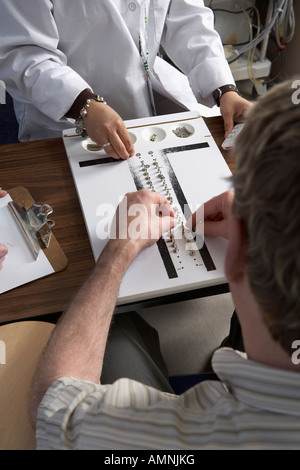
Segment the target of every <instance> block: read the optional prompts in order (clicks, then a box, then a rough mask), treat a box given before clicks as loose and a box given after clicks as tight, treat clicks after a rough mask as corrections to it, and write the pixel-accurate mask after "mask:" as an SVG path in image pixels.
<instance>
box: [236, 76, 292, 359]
mask: <svg viewBox="0 0 300 470" xmlns="http://www.w3.org/2000/svg"><path fill="white" fill-rule="evenodd" d="M293 83H295V81H293V80H289V81H285V82H284V83H281V84H279V85H276V86H274V87H273V88H272V89H271V90H270V91H268V92H267V93H266V94H265V95H264V96H263V97H262V98H260V99H259V100H258V101H257V103H255V104H254V106H253V108H252V109H251V111H250V113H249V116H248V119H247V123H246V125H245V127H244V129H243V131H242V132H241V133H240V135H239V136H238V139H237V141H236V146H235V155H236V158H237V161H236V171H235V173H234V175H233V186H234V190H235V199H234V205H233V211H234V214H235V215H236V216H238V217H240V218H241V219H242V221H243V223H244V226H245V231H246V236H247V252H246V255H247V273H248V277H249V282H250V286H251V289H252V292H253V294H254V296H255V298H256V300H257V302H258V304H259V306H260V310H261V314H262V316H263V320H264V322H265V324H266V326H267V327H268V329H269V331H270V333H271V335H272V337H273V338H274V339H275V340H276V341H278V342H279V343H280V344H281V346H282V347H283V348H284V349H285V350H286V351H287V352H290V351H291V345H292V342H293V341H294V340H295V339H300V203H299V201H300V104H295V100H293V99H292V96H293V93H295V90H294V89H293V88H292V86H293ZM299 83H300V82H299Z"/></svg>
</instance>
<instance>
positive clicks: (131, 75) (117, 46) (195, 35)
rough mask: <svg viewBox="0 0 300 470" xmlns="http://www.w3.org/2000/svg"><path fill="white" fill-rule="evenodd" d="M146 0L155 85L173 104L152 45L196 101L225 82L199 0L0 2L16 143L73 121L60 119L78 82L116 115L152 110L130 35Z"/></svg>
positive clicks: (56, 132) (223, 64)
mask: <svg viewBox="0 0 300 470" xmlns="http://www.w3.org/2000/svg"><path fill="white" fill-rule="evenodd" d="M148 4H150V5H149V11H148V51H149V65H150V71H151V81H152V84H153V88H154V89H155V90H157V91H158V92H160V93H163V94H165V95H166V96H168V94H170V95H171V96H173V98H175V99H177V100H178V101H179V102H180V101H181V99H180V96H179V95H180V92H178V90H176V89H175V88H176V86H175V88H174V89H168V90H166V89H165V88H164V87H163V86H162V84H161V81H160V77H159V74H160V70H164V72H165V66H166V64H165V63H164V64H163V65H164V67H160V63H161V60H156V58H157V54H158V52H159V47H160V44H161V45H162V46H163V48H164V50H165V51H166V53H167V54H168V56H169V57H170V58H171V59H172V61H173V62H174V63H175V64H176V65H177V67H178V68H179V69H180V70H181V71H182V72H183V73H184V74H185V75H186V76H187V79H188V81H189V84H190V86H191V89H192V91H193V93H194V95H195V96H196V98H197V100H198V101H199V102H201V103H203V104H206V105H208V106H212V105H213V104H214V103H213V100H212V96H211V93H212V91H213V90H215V89H216V88H217V87H218V86H221V85H224V84H226V83H234V80H233V78H232V74H231V72H230V68H229V66H228V64H227V61H226V59H225V57H224V53H223V48H222V44H221V41H220V38H219V36H218V34H217V33H216V32H215V31H214V29H213V15H212V12H211V10H210V9H208V8H205V7H204V4H203V2H202V1H201V0H132V1H130V0H128V1H127V0H38V1H37V0H26V1H24V0H2V2H1V12H0V31H1V44H0V79H1V80H4V82H5V84H6V88H7V91H8V92H9V93H10V94H11V95H12V97H13V98H14V104H15V111H16V115H17V119H18V121H19V125H20V132H19V138H20V140H21V141H26V140H35V139H42V138H48V137H56V136H60V135H61V131H62V130H63V129H65V128H68V127H74V121H73V120H68V119H66V118H64V117H63V116H64V115H65V113H66V112H67V111H68V110H69V109H70V107H71V105H72V104H73V102H74V100H75V98H76V97H77V96H78V95H79V93H80V92H81V91H82V90H84V89H85V88H91V89H92V90H93V91H94V92H95V93H99V94H100V95H101V96H103V97H104V98H105V100H106V101H107V103H108V104H109V105H110V106H111V107H112V108H114V109H115V110H116V111H117V112H118V113H119V114H120V115H121V117H122V118H123V119H133V118H138V117H145V116H149V115H151V108H150V102H149V94H148V90H147V86H146V81H145V74H144V69H143V65H142V61H141V57H140V53H139V48H138V38H139V33H141V35H142V39H143V42H144V40H145V37H146V33H145V31H146V29H145V22H144V11H145V5H146V6H147V5H148ZM167 69H168V72H167V73H169V70H172V73H175V74H176V73H179V72H178V71H177V70H176V69H174V67H171V66H170V67H169V66H167ZM163 82H164V83H165V82H166V80H165V78H164V80H163ZM175 82H176V80H175ZM170 83H171V80H170ZM173 83H174V80H173ZM178 83H179V82H178Z"/></svg>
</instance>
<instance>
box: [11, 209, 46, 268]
mask: <svg viewBox="0 0 300 470" xmlns="http://www.w3.org/2000/svg"><path fill="white" fill-rule="evenodd" d="M8 206H9V208H10V210H11V212H12V214H13V216H14V217H15V219H16V221H17V223H18V226H19V228H20V230H21V232H22V234H23V237H24V239H25V241H26V243H27V245H28V247H29V249H30V251H31V253H32V254H33V256H34V259H37V257H38V254H39V251H40V249H41V246H40V243H39V239H38V236H39V238H40V239H41V241H42V243H43V244H44V246H45V247H46V248H48V247H49V244H50V240H51V235H52V232H51V229H52V227H54V225H55V222H54V221H53V220H50V219H48V215H49V214H52V212H53V209H52V207H51V206H49V205H48V204H33V205H32V206H31V207H29V208H27V207H24V208H23V207H20V206H19V205H18V204H17V203H16V202H14V201H10V202H9V203H8Z"/></svg>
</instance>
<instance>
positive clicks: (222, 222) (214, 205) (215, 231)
mask: <svg viewBox="0 0 300 470" xmlns="http://www.w3.org/2000/svg"><path fill="white" fill-rule="evenodd" d="M233 197H234V192H233V191H226V192H224V193H222V194H220V195H219V196H215V197H213V198H212V199H210V200H209V201H207V202H205V203H204V235H205V236H209V237H223V238H226V239H228V221H229V218H230V216H231V207H232V202H233ZM197 220H198V219H197V211H196V212H194V214H193V215H192V227H193V230H194V231H195V232H196V233H197V226H195V224H196V222H197Z"/></svg>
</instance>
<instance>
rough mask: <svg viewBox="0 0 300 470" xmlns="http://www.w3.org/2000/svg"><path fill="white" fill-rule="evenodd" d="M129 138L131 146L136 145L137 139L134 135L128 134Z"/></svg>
mask: <svg viewBox="0 0 300 470" xmlns="http://www.w3.org/2000/svg"><path fill="white" fill-rule="evenodd" d="M129 136H130V139H131V142H132V143H133V145H134V144H135V143H136V141H137V137H136V135H135V134H133V132H129Z"/></svg>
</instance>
